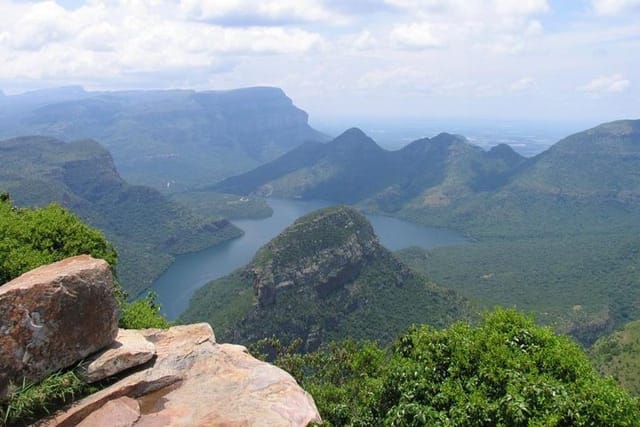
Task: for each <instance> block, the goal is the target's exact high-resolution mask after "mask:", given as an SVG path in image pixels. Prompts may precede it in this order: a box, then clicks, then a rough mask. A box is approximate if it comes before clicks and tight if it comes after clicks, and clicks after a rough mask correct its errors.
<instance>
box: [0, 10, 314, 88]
mask: <svg viewBox="0 0 640 427" xmlns="http://www.w3.org/2000/svg"><path fill="white" fill-rule="evenodd" d="M5 4H6V6H7V10H8V11H10V12H11V15H12V18H11V19H8V18H6V17H5V18H4V19H2V18H0V25H1V26H0V28H1V29H0V60H1V61H2V63H3V66H2V67H0V79H24V78H30V79H52V80H55V79H56V78H57V79H62V80H64V81H67V80H71V79H74V78H76V79H89V78H90V79H93V80H95V79H96V78H105V77H106V76H110V77H111V78H114V77H116V76H118V75H120V76H122V75H127V74H131V73H157V74H158V75H162V74H163V73H165V74H166V73H167V71H168V72H169V73H172V72H173V73H175V74H176V75H178V74H179V73H178V72H177V70H191V71H192V72H194V71H195V70H209V71H210V72H215V70H216V69H217V68H218V67H219V66H220V64H222V63H228V59H227V58H229V57H231V56H242V55H251V54H259V55H267V54H292V53H293V54H299V53H304V52H308V51H310V50H312V49H314V48H315V47H317V46H321V45H322V43H323V39H322V37H321V36H320V35H319V34H317V33H313V32H309V31H305V30H303V29H300V28H295V27H273V26H268V27H266V26H252V27H225V26H220V25H210V24H207V23H202V22H194V21H189V20H183V19H181V18H180V17H179V16H178V15H179V13H177V9H176V7H175V6H172V5H171V3H167V2H160V1H154V0H146V1H145V0H119V1H114V2H110V3H106V2H102V1H100V0H95V1H91V2H89V3H87V4H85V5H83V6H81V7H79V8H76V9H74V10H67V9H65V8H62V7H61V6H59V5H57V4H56V3H55V2H52V1H47V2H39V3H37V2H36V3H15V2H7V1H6V0H0V5H1V6H2V7H3V10H4V6H5ZM171 70H174V71H171ZM98 76H99V77H98Z"/></svg>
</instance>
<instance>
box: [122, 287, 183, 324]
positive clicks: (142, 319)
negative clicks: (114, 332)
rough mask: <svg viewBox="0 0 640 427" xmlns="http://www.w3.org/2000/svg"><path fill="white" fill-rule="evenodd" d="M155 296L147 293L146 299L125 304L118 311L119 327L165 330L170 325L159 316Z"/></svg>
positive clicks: (158, 306)
mask: <svg viewBox="0 0 640 427" xmlns="http://www.w3.org/2000/svg"><path fill="white" fill-rule="evenodd" d="M156 299H157V295H156V294H155V293H153V292H149V293H148V294H147V296H146V297H144V298H140V299H138V300H136V301H133V302H129V303H125V304H123V305H122V307H121V309H120V311H121V312H120V327H121V328H126V329H145V328H160V329H166V328H168V327H169V326H171V323H170V322H169V321H167V319H166V318H165V317H164V316H163V315H162V314H160V308H161V307H160V305H158V303H157V301H156Z"/></svg>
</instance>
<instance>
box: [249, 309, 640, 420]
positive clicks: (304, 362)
mask: <svg viewBox="0 0 640 427" xmlns="http://www.w3.org/2000/svg"><path fill="white" fill-rule="evenodd" d="M261 344H262V349H264V348H267V350H271V353H272V354H275V355H277V356H278V357H277V359H276V363H277V364H279V365H280V366H281V367H283V368H285V369H287V370H289V371H290V372H291V373H292V374H293V375H294V376H295V377H296V378H297V379H298V381H299V382H300V383H301V384H302V386H303V387H304V388H305V389H306V390H308V391H309V392H310V393H311V394H312V395H313V397H314V399H315V401H316V404H317V405H318V408H319V410H320V413H321V415H322V417H323V419H324V420H325V421H326V422H327V424H328V425H335V426H338V425H340V426H343V425H344V426H346V425H351V426H376V425H391V426H425V425H429V426H569V425H570V426H605V425H606V426H634V425H637V420H638V419H639V417H640V403H639V402H638V400H637V399H634V398H632V397H630V396H629V395H628V394H627V392H625V391H624V390H622V389H620V388H619V387H617V386H616V385H615V384H614V383H613V381H612V380H610V379H603V378H602V377H600V376H599V375H598V373H597V372H596V371H595V370H594V369H593V367H592V366H591V364H590V362H589V360H588V359H587V357H586V355H585V353H584V352H583V350H581V349H580V348H579V347H578V346H577V345H576V344H574V343H572V342H571V341H570V340H569V339H567V338H565V337H562V336H558V335H555V334H554V333H553V332H552V331H551V330H550V329H548V328H544V327H539V326H536V325H535V323H534V321H533V319H532V318H529V317H525V316H524V315H522V314H520V313H518V312H516V311H515V310H504V309H496V310H494V311H492V312H490V313H489V314H487V315H486V316H485V317H484V320H483V321H482V322H481V323H480V324H479V325H478V326H476V327H472V326H470V325H469V324H467V323H462V322H460V323H456V324H454V325H452V326H451V327H449V328H447V329H444V330H437V329H434V328H433V327H430V326H421V327H413V328H411V329H409V331H407V332H406V333H404V334H402V335H401V336H400V337H399V338H398V339H397V340H396V341H395V343H394V345H393V346H392V348H390V349H383V348H381V347H379V346H378V345H377V344H375V343H372V342H366V341H365V342H353V341H347V342H335V343H332V344H329V345H328V346H326V347H325V348H323V350H322V351H319V352H316V353H311V354H306V355H300V354H295V353H290V352H287V351H280V352H278V351H277V350H279V346H278V345H277V343H276V345H274V341H273V340H268V341H266V342H262V343H261ZM274 349H275V350H276V351H275V352H274V351H273V350H274ZM280 350H281V349H280ZM285 350H287V349H285ZM289 350H290V349H289ZM278 353H279V354H278Z"/></svg>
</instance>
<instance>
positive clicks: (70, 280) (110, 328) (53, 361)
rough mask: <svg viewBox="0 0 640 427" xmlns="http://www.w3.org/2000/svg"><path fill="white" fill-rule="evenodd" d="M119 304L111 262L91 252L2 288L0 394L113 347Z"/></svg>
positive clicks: (41, 269)
mask: <svg viewBox="0 0 640 427" xmlns="http://www.w3.org/2000/svg"><path fill="white" fill-rule="evenodd" d="M117 332H118V307H117V303H116V299H115V296H114V289H113V277H112V274H111V269H110V267H109V265H108V264H107V263H106V262H105V261H103V260H98V259H94V258H92V257H90V256H88V255H81V256H76V257H72V258H68V259H65V260H63V261H60V262H56V263H53V264H50V265H47V266H43V267H40V268H37V269H35V270H32V271H30V272H28V273H25V274H23V275H22V276H20V277H18V278H16V279H14V280H12V281H11V282H9V283H7V284H5V285H2V287H0V367H1V369H0V396H4V395H6V393H7V391H8V387H9V382H14V383H15V382H22V380H23V379H26V380H28V381H32V382H33V381H38V380H40V379H42V378H44V377H45V376H46V375H48V374H49V373H51V372H54V371H57V370H59V369H61V368H65V367H67V366H70V365H72V364H74V363H76V362H77V361H79V360H81V359H83V358H85V357H86V356H88V355H90V354H91V353H94V352H95V351H97V350H100V349H101V348H104V347H106V346H108V345H110V344H111V343H112V342H113V340H114V338H115V337H116V334H117Z"/></svg>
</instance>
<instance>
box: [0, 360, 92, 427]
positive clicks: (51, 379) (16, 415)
mask: <svg viewBox="0 0 640 427" xmlns="http://www.w3.org/2000/svg"><path fill="white" fill-rule="evenodd" d="M97 390H98V387H97V386H96V385H89V384H87V383H85V382H84V381H83V380H82V379H80V378H79V377H78V376H77V375H76V374H75V372H74V370H73V369H68V370H65V371H59V372H56V373H54V374H51V375H49V376H48V377H47V378H45V379H44V380H42V381H41V382H39V383H37V384H32V383H28V382H26V381H25V382H23V383H22V384H21V386H20V387H17V388H16V389H15V390H13V391H12V392H11V394H10V395H9V396H8V400H7V401H5V402H2V403H1V404H0V424H2V425H6V426H27V425H31V424H32V423H33V422H34V421H37V420H38V419H40V418H42V417H45V416H48V415H50V414H52V413H53V412H55V411H56V410H57V409H59V408H60V407H62V406H64V405H66V404H69V403H71V402H73V401H74V400H77V399H79V398H81V397H84V396H87V395H89V394H91V393H93V392H95V391H97Z"/></svg>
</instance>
